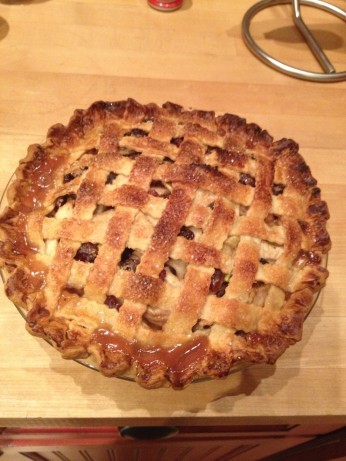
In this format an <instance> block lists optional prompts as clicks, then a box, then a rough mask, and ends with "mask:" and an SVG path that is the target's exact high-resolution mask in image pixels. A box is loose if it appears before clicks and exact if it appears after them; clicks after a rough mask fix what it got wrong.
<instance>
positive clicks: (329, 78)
mask: <svg viewBox="0 0 346 461" xmlns="http://www.w3.org/2000/svg"><path fill="white" fill-rule="evenodd" d="M300 3H301V4H302V5H307V6H312V7H315V8H319V9H322V10H324V11H326V12H328V13H331V14H334V15H335V16H337V17H339V18H340V19H343V20H344V21H346V11H344V10H342V9H341V8H338V7H336V6H334V5H330V4H329V3H327V2H324V1H321V0H300ZM284 4H292V0H262V1H260V2H258V3H256V4H255V5H253V6H252V7H251V8H250V9H249V10H248V11H247V12H246V13H245V15H244V18H243V21H242V33H243V39H244V41H245V43H246V45H247V46H248V47H249V49H250V50H251V51H252V52H253V53H254V54H255V55H256V56H257V57H258V58H259V59H260V60H261V61H262V62H264V63H265V64H268V65H269V66H270V67H272V68H274V69H276V70H279V71H280V72H283V73H284V74H287V75H289V76H291V77H297V78H301V79H303V80H312V81H315V82H340V81H343V80H346V72H335V69H334V68H333V66H332V65H331V64H330V63H329V61H328V60H327V61H325V63H324V65H323V68H324V69H326V68H327V66H328V63H329V64H330V66H331V67H329V69H327V72H328V73H319V72H310V71H307V70H303V69H298V68H296V67H292V66H289V65H288V64H285V63H283V62H281V61H279V60H277V59H275V58H273V57H272V56H270V55H269V54H268V53H266V52H265V51H264V50H263V49H262V48H260V47H259V46H258V45H257V43H256V42H255V40H254V39H253V37H252V36H251V34H250V23H251V20H252V18H253V17H254V16H255V15H256V14H257V13H259V12H260V11H262V10H264V9H265V8H268V7H271V6H275V5H284ZM298 13H299V16H300V12H299V11H298ZM300 21H301V23H302V24H303V26H301V27H302V29H303V28H304V29H305V32H306V30H307V31H308V29H307V28H306V26H305V24H304V23H303V21H302V20H301V18H300V17H298V18H297V15H296V16H295V23H296V25H297V23H299V22H300ZM299 30H301V28H300V27H299ZM301 32H302V30H301ZM302 33H303V32H302ZM303 35H304V37H305V38H306V39H307V38H308V37H306V35H305V34H303ZM307 35H310V36H311V37H312V35H311V34H310V32H309V31H308V34H307ZM313 41H314V39H313ZM308 44H309V46H310V47H311V48H312V49H313V47H312V45H311V43H309V41H308ZM315 45H316V43H315ZM316 50H317V51H316ZM313 51H314V54H315V56H316V57H317V54H319V51H322V50H321V49H320V48H319V47H318V45H316V47H315V50H314V49H313ZM322 53H323V52H322ZM323 56H324V57H325V55H324V53H323ZM320 58H321V55H320ZM325 58H326V57H325ZM326 59H327V58H326ZM321 60H323V57H322V58H321ZM320 63H321V62H320ZM321 64H322V63H321Z"/></svg>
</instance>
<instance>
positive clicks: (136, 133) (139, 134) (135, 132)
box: [124, 128, 148, 138]
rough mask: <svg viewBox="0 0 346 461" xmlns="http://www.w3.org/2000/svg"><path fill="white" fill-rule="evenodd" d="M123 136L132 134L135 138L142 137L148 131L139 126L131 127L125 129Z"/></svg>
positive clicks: (146, 134)
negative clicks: (127, 129) (130, 128)
mask: <svg viewBox="0 0 346 461" xmlns="http://www.w3.org/2000/svg"><path fill="white" fill-rule="evenodd" d="M124 136H134V137H135V138H144V137H145V136H148V133H147V132H146V131H144V130H141V129H140V128H133V129H132V130H130V131H127V132H126V133H125V134H124Z"/></svg>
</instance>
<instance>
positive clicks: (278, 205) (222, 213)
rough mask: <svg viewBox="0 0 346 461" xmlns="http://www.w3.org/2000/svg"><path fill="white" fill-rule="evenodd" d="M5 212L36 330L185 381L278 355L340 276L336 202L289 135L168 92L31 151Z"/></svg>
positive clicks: (87, 121) (12, 285) (4, 226)
mask: <svg viewBox="0 0 346 461" xmlns="http://www.w3.org/2000/svg"><path fill="white" fill-rule="evenodd" d="M8 203H9V206H8V208H7V209H6V210H5V211H4V212H3V214H2V216H1V217H0V263H1V266H2V267H3V269H4V272H5V274H6V279H7V281H6V293H7V295H8V296H9V298H10V299H11V300H12V301H13V302H14V303H16V304H17V305H19V306H21V307H22V308H24V309H25V310H26V311H27V327H28V329H29V331H30V332H31V333H33V334H36V335H39V336H43V337H46V338H47V339H49V340H50V341H51V342H52V343H53V344H54V345H55V346H56V347H57V348H58V349H59V350H60V351H61V353H62V355H63V357H66V358H82V357H88V356H91V357H92V358H93V360H94V361H95V362H96V364H97V366H98V368H99V369H100V370H101V371H102V372H103V373H104V374H105V375H106V376H119V375H122V374H124V373H125V374H127V375H129V374H131V373H132V374H133V376H134V377H135V379H136V380H137V381H138V383H139V384H140V385H142V386H144V387H147V388H154V387H160V386H165V385H170V386H172V387H173V388H175V389H181V388H184V387H185V386H187V385H188V384H189V383H190V382H192V381H193V380H195V379H197V378H200V377H204V376H209V377H215V378H221V377H224V376H227V374H228V373H229V371H230V369H231V368H232V367H233V366H236V365H237V364H239V363H242V362H244V361H245V362H253V363H261V362H268V363H274V362H275V360H276V359H277V358H278V357H279V356H280V355H281V354H282V353H283V352H284V351H285V349H286V348H287V347H288V346H290V345H291V344H293V343H295V342H296V341H299V340H300V338H301V334H302V326H303V322H304V318H305V316H306V314H307V313H308V311H309V309H310V307H311V305H312V302H313V297H314V294H315V293H316V292H318V291H319V290H320V289H321V287H322V286H323V285H324V284H325V281H326V279H327V276H328V272H327V270H326V269H325V268H324V267H323V262H322V255H323V254H325V253H327V252H328V250H329V248H330V238H329V235H328V232H327V230H326V222H327V220H328V219H329V214H328V207H327V205H326V203H325V202H324V201H323V200H322V199H321V191H320V189H319V188H318V187H317V182H316V180H315V179H314V178H313V176H312V175H311V171H310V169H309V167H308V166H307V165H306V163H305V161H304V159H303V158H302V156H301V155H300V154H299V149H298V145H297V144H296V143H295V142H294V141H292V140H289V139H282V140H280V141H273V139H272V137H271V136H270V135H269V134H268V133H267V132H266V131H264V130H261V128H260V127H258V126H257V125H255V124H248V123H246V121H245V120H244V119H242V118H240V117H238V116H235V115H231V114H224V115H220V116H216V115H215V114H214V112H212V111H200V110H185V109H184V108H183V107H181V106H179V105H177V104H174V103H171V102H168V103H166V104H164V105H163V106H162V107H159V106H157V105H156V104H147V105H142V104H140V103H138V102H136V101H134V100H132V99H128V100H126V101H118V102H103V101H99V102H96V103H94V104H92V105H91V106H90V107H89V108H88V109H86V110H76V111H75V113H74V115H73V116H72V118H71V120H70V121H69V123H68V124H67V126H63V125H61V124H57V125H54V126H53V127H52V128H50V129H49V131H48V135H47V140H46V142H45V143H44V144H42V145H38V144H36V145H33V146H30V147H29V149H28V153H27V156H26V158H25V159H23V160H22V161H21V162H20V165H19V167H18V169H17V171H16V178H15V180H14V181H13V183H12V184H11V187H10V188H9V191H8Z"/></svg>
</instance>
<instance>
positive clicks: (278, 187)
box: [272, 184, 286, 195]
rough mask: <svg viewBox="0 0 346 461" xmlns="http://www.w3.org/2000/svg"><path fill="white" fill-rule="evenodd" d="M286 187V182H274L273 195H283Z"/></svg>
mask: <svg viewBox="0 0 346 461" xmlns="http://www.w3.org/2000/svg"><path fill="white" fill-rule="evenodd" d="M285 187H286V186H285V185H284V184H273V187H272V192H273V195H282V194H283V192H284V190H285Z"/></svg>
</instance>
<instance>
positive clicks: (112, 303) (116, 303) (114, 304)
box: [105, 295, 123, 311]
mask: <svg viewBox="0 0 346 461" xmlns="http://www.w3.org/2000/svg"><path fill="white" fill-rule="evenodd" d="M105 304H106V306H108V307H109V308H110V309H116V310H117V311H118V310H119V308H120V306H122V304H123V301H122V300H121V299H119V298H117V297H116V296H113V295H107V296H106V299H105Z"/></svg>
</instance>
